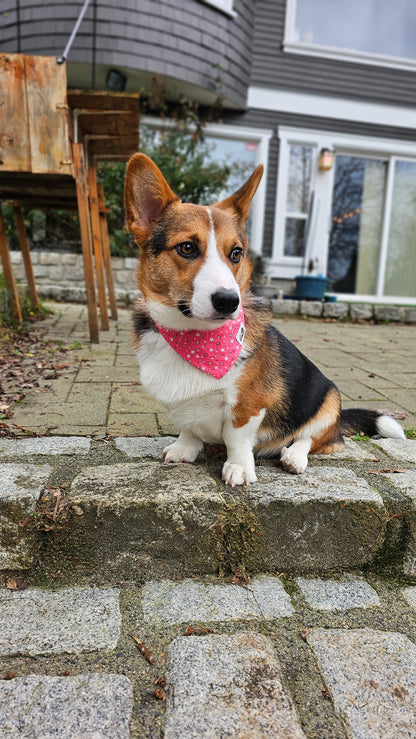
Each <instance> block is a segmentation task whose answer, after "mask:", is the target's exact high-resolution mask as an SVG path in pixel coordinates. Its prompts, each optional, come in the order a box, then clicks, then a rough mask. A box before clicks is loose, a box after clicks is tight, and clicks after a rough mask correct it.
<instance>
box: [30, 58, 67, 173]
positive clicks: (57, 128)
mask: <svg viewBox="0 0 416 739" xmlns="http://www.w3.org/2000/svg"><path fill="white" fill-rule="evenodd" d="M25 73H26V92H27V106H28V116H29V136H30V153H31V161H32V172H33V173H37V174H73V167H72V152H71V148H70V141H69V136H68V120H67V118H68V106H67V100H66V69H65V65H64V64H57V62H56V59H55V57H49V56H25Z"/></svg>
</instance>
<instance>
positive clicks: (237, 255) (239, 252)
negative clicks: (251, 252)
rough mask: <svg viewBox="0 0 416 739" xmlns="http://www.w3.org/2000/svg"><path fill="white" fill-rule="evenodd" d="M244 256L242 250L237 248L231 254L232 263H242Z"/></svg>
mask: <svg viewBox="0 0 416 739" xmlns="http://www.w3.org/2000/svg"><path fill="white" fill-rule="evenodd" d="M242 255H243V250H242V248H241V247H240V246H235V247H234V249H233V250H232V252H231V253H230V261H231V262H232V263H233V264H238V262H239V261H240V259H241V257H242Z"/></svg>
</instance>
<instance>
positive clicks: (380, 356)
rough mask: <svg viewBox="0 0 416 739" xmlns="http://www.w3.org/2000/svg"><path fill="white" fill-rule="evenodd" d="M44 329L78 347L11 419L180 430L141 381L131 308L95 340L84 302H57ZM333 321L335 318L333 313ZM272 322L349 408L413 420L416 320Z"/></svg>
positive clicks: (45, 424) (123, 430)
mask: <svg viewBox="0 0 416 739" xmlns="http://www.w3.org/2000/svg"><path fill="white" fill-rule="evenodd" d="M53 308H54V311H55V313H54V315H53V316H52V317H51V318H48V319H47V320H46V321H45V322H43V324H42V328H43V329H45V330H47V336H48V337H49V338H50V339H52V340H56V341H59V342H62V343H63V344H64V345H65V346H70V347H73V350H72V351H71V352H70V354H69V355H67V356H70V357H71V358H72V362H71V365H70V367H69V368H68V370H67V371H65V372H64V373H63V374H61V375H60V377H59V378H58V379H56V380H48V381H43V382H42V383H41V386H40V387H39V388H38V389H37V390H34V391H32V392H31V393H30V394H28V395H27V396H26V398H25V399H24V400H23V401H22V402H21V403H20V405H19V406H18V407H15V409H14V412H15V415H14V419H13V420H14V422H15V423H16V424H19V425H22V426H25V427H26V428H32V429H33V430H35V431H37V432H39V433H46V432H48V433H52V434H55V435H87V434H97V433H100V432H105V431H109V432H110V433H111V434H112V435H113V436H118V435H121V436H138V435H148V436H158V435H160V434H161V435H164V436H166V435H169V434H176V433H177V429H176V428H175V427H174V426H173V425H172V423H171V422H170V420H169V418H168V416H167V414H166V413H165V411H164V409H163V408H162V407H161V406H160V405H159V404H157V403H156V401H155V400H153V398H150V397H149V395H148V394H147V393H146V392H145V391H144V390H143V388H142V387H141V386H140V384H139V383H138V380H139V377H138V371H137V362H136V358H135V355H134V351H133V348H132V345H131V342H130V334H131V312H130V311H128V310H121V309H120V311H119V319H118V321H117V322H111V326H110V330H109V331H102V332H101V334H100V344H98V345H90V344H89V339H88V323H87V315H86V309H85V307H84V306H80V305H74V304H55V305H54V306H53ZM328 320H329V321H330V319H328ZM274 323H275V325H276V326H277V327H278V328H279V330H281V331H282V332H283V333H284V334H285V335H286V336H287V337H288V338H289V339H290V340H291V341H293V342H294V343H295V344H296V346H298V348H299V349H300V350H301V351H302V352H304V353H305V354H306V355H307V356H308V357H310V359H312V361H314V362H315V363H316V364H317V365H318V366H319V367H320V369H322V371H323V372H324V374H326V375H328V377H330V378H331V379H332V380H334V382H335V383H336V384H337V385H338V386H339V389H340V391H341V394H342V399H343V405H344V407H346V408H348V407H354V406H357V405H360V406H363V405H365V406H366V407H368V408H377V409H378V408H392V409H396V410H398V411H399V412H407V413H408V416H407V418H406V420H405V423H404V425H405V426H406V427H408V428H414V427H415V426H416V367H415V331H416V329H415V327H414V326H412V325H398V324H389V325H376V326H374V325H365V324H352V323H339V322H336V321H335V322H331V321H330V322H326V321H322V322H320V321H316V320H311V319H309V318H306V317H305V318H304V319H289V318H287V317H284V318H276V319H275V321H274Z"/></svg>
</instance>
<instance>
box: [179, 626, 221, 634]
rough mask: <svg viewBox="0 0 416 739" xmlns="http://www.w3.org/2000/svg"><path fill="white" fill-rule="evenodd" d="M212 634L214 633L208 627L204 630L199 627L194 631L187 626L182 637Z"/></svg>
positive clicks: (191, 627)
mask: <svg viewBox="0 0 416 739" xmlns="http://www.w3.org/2000/svg"><path fill="white" fill-rule="evenodd" d="M213 633H214V630H213V629H210V628H208V627H206V628H205V627H204V626H200V627H199V628H196V629H194V627H193V626H188V628H187V630H186V631H185V633H184V634H183V636H192V635H193V634H213Z"/></svg>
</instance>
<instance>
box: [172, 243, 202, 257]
mask: <svg viewBox="0 0 416 739" xmlns="http://www.w3.org/2000/svg"><path fill="white" fill-rule="evenodd" d="M176 251H177V252H178V254H180V256H181V257H185V258H188V259H189V258H192V257H197V256H198V254H199V251H198V247H197V245H196V244H194V243H193V242H192V241H182V243H181V244H178V246H177V247H176Z"/></svg>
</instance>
